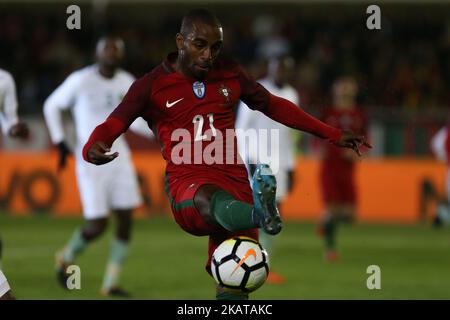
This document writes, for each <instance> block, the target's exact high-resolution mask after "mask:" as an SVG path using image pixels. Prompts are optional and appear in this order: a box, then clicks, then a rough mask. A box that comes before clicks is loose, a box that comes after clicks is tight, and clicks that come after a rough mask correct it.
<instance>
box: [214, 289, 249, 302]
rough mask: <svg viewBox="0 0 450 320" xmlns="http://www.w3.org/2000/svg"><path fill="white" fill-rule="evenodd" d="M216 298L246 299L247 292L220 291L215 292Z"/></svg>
mask: <svg viewBox="0 0 450 320" xmlns="http://www.w3.org/2000/svg"><path fill="white" fill-rule="evenodd" d="M216 299H217V300H248V294H246V293H231V292H226V291H224V292H221V293H216Z"/></svg>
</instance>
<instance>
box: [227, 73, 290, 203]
mask: <svg viewBox="0 0 450 320" xmlns="http://www.w3.org/2000/svg"><path fill="white" fill-rule="evenodd" d="M258 82H259V83H260V84H261V85H262V86H263V87H264V88H266V89H267V90H268V91H269V92H270V93H272V94H274V95H276V96H279V97H282V98H284V99H287V100H289V101H291V102H292V103H294V104H296V105H298V104H299V98H298V94H297V91H296V90H295V89H294V88H293V87H292V86H290V85H285V86H284V87H283V88H278V87H277V86H276V85H275V83H274V82H273V80H272V79H270V78H265V79H262V80H261V81H258ZM235 127H236V129H240V130H243V131H247V130H248V129H256V138H257V139H256V141H252V143H250V144H249V143H248V141H247V142H246V138H245V137H246V134H244V135H242V132H240V130H237V131H236V136H237V141H238V150H239V154H240V156H241V157H242V159H244V161H245V162H246V164H247V165H248V164H249V163H250V164H257V163H267V160H266V159H264V158H262V157H266V156H268V159H270V160H271V161H272V162H271V163H268V164H269V165H270V167H271V169H272V171H273V172H274V174H275V177H276V179H277V194H276V198H277V200H282V198H283V197H284V196H285V195H286V193H287V191H288V171H290V170H293V168H294V149H293V142H292V137H291V130H292V129H290V128H289V127H286V126H285V125H283V124H281V123H279V122H276V121H274V120H272V119H270V118H269V117H267V116H266V115H264V114H263V113H261V112H259V111H253V110H251V109H250V108H248V106H247V105H246V104H245V103H243V102H241V103H240V104H239V107H238V113H237V119H236V124H235ZM260 129H265V130H267V140H265V141H263V140H262V139H260V138H262V137H264V135H262V136H261V135H260V133H259V130H260ZM271 130H277V131H278V134H279V136H278V140H277V141H273V142H276V143H277V145H271V133H270V131H271ZM277 148H278V150H277ZM276 151H277V152H276ZM275 153H276V154H275ZM275 159H276V160H275ZM273 161H276V162H277V163H276V164H274V163H273ZM250 180H251V179H250Z"/></svg>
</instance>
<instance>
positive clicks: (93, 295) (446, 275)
mask: <svg viewBox="0 0 450 320" xmlns="http://www.w3.org/2000/svg"><path fill="white" fill-rule="evenodd" d="M81 223H82V220H81V219H79V218H53V217H49V216H46V215H41V216H33V217H14V218H13V217H11V216H8V215H6V214H4V213H3V212H2V213H0V235H1V237H2V239H3V243H4V256H3V269H4V272H5V274H6V276H7V277H8V280H9V282H10V284H11V286H12V287H13V290H14V293H15V294H16V295H17V297H18V298H19V299H101V298H102V297H101V296H99V294H98V291H99V287H100V285H101V281H102V276H103V271H104V269H105V265H106V261H107V258H108V250H109V240H110V239H111V235H112V230H113V228H114V223H113V221H112V220H111V223H110V224H109V227H108V231H107V232H106V233H105V234H104V236H103V237H102V238H101V239H99V240H97V241H95V242H94V243H93V244H92V245H91V246H90V247H88V248H87V250H86V251H85V252H84V253H83V254H82V255H81V256H80V257H79V259H78V260H77V261H76V264H77V265H78V266H80V268H81V290H72V291H68V290H64V289H62V288H61V287H60V286H59V284H58V283H57V282H56V276H55V272H54V253H55V251H57V250H58V249H60V248H61V246H62V245H63V244H65V242H66V241H67V240H68V238H69V237H70V236H71V234H72V232H73V231H74V228H75V227H77V226H79V225H81ZM322 247H323V245H322V240H321V239H320V238H318V237H317V236H316V234H315V225H314V224H312V223H302V222H288V223H286V224H285V227H284V229H283V231H282V233H281V234H280V235H279V236H277V242H276V246H275V249H276V250H275V253H274V255H273V256H272V257H271V261H272V267H273V268H274V270H276V271H277V272H279V273H281V274H283V275H285V276H286V277H287V281H286V282H285V283H283V284H280V285H272V284H267V283H266V284H264V285H263V287H261V288H260V289H258V290H257V291H256V292H254V293H253V294H252V295H251V296H250V297H251V299H289V300H292V299H295V300H303V299H449V298H450V290H449V287H450V271H449V270H450V269H449V266H450V228H441V229H434V228H432V226H430V225H429V224H428V225H425V224H424V225H368V224H356V225H353V226H342V227H341V228H340V229H339V247H340V255H341V257H340V260H339V262H337V263H333V264H327V263H325V262H324V261H323V260H322ZM206 250H207V238H206V237H194V236H191V235H189V234H187V233H185V232H184V231H182V230H181V229H180V228H179V227H178V225H177V224H176V223H175V222H174V221H173V220H172V219H170V218H168V217H164V216H151V217H149V218H145V219H139V220H135V224H134V234H133V239H132V244H131V249H130V254H129V257H128V260H127V263H126V265H125V268H124V271H123V275H122V284H123V287H124V288H125V289H126V290H128V291H130V292H131V293H132V294H133V298H135V299H170V300H172V299H214V292H215V289H214V286H215V285H214V280H213V279H212V278H210V277H209V276H208V275H207V273H206V272H205V271H204V264H205V261H206ZM370 265H377V266H379V267H380V269H381V289H380V290H376V289H375V290H369V289H368V288H367V286H366V281H367V279H368V277H370V274H368V273H367V267H368V266H370Z"/></svg>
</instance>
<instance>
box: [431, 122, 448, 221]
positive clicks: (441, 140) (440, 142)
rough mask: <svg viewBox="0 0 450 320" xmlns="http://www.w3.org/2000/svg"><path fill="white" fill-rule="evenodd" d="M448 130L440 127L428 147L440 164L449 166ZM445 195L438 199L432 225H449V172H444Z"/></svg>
mask: <svg viewBox="0 0 450 320" xmlns="http://www.w3.org/2000/svg"><path fill="white" fill-rule="evenodd" d="M448 139H449V130H448V127H442V128H441V129H440V130H439V131H438V132H437V133H436V134H435V135H434V136H433V137H432V139H431V143H430V147H431V150H432V151H433V154H434V156H435V157H436V159H437V160H439V161H440V162H446V163H448V164H450V158H449V157H448V154H450V152H449V151H450V148H448ZM446 175H447V176H446V193H445V195H444V196H442V197H440V199H438V200H439V203H438V206H437V208H436V215H435V217H434V221H433V222H434V225H435V226H441V225H443V224H445V225H449V224H450V205H449V201H450V170H447V172H446Z"/></svg>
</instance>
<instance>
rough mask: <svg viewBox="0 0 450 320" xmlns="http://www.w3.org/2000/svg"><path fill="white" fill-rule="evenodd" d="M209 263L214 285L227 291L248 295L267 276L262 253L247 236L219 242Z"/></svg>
mask: <svg viewBox="0 0 450 320" xmlns="http://www.w3.org/2000/svg"><path fill="white" fill-rule="evenodd" d="M211 263H212V265H211V271H212V274H213V277H214V279H215V280H216V282H217V283H218V284H220V285H221V286H223V287H224V288H227V289H230V290H239V291H243V292H252V291H254V290H256V289H258V288H259V287H261V286H262V285H263V283H264V282H265V281H266V279H267V275H268V274H269V258H268V255H267V252H266V250H264V249H263V248H262V247H261V245H260V244H259V243H258V242H257V241H256V240H253V239H251V238H248V237H234V238H231V239H228V240H225V241H224V242H222V243H221V244H220V245H219V246H218V247H217V249H216V250H215V251H214V253H213V255H212V262H211Z"/></svg>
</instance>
